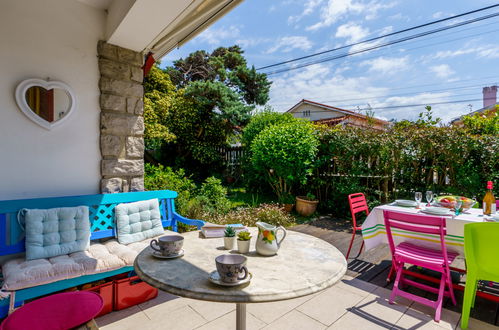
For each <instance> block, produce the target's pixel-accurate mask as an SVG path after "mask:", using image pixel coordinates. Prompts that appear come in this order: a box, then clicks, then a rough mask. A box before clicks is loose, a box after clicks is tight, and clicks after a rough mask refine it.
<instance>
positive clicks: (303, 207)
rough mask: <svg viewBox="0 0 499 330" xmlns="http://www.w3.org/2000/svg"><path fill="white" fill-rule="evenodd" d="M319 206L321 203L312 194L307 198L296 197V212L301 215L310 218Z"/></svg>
mask: <svg viewBox="0 0 499 330" xmlns="http://www.w3.org/2000/svg"><path fill="white" fill-rule="evenodd" d="M317 204H319V201H318V200H317V199H316V198H315V196H314V195H313V194H311V193H308V194H307V195H306V196H298V197H296V212H298V214H299V215H302V216H304V217H308V216H310V215H312V214H313V213H314V212H315V210H316V209H317Z"/></svg>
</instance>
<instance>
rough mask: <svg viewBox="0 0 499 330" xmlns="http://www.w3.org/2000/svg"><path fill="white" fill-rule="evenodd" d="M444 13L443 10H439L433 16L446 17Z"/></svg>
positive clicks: (436, 17)
mask: <svg viewBox="0 0 499 330" xmlns="http://www.w3.org/2000/svg"><path fill="white" fill-rule="evenodd" d="M444 15H445V14H444V13H443V12H441V11H437V12H436V13H434V14H433V15H431V17H432V18H435V19H439V18H442V17H444Z"/></svg>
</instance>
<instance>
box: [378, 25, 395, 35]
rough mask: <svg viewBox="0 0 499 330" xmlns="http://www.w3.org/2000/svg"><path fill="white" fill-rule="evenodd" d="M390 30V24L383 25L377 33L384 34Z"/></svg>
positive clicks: (391, 27)
mask: <svg viewBox="0 0 499 330" xmlns="http://www.w3.org/2000/svg"><path fill="white" fill-rule="evenodd" d="M392 31H393V26H391V25H389V26H385V27H384V28H382V29H381V30H379V35H380V36H382V35H384V34H388V33H391V32H392Z"/></svg>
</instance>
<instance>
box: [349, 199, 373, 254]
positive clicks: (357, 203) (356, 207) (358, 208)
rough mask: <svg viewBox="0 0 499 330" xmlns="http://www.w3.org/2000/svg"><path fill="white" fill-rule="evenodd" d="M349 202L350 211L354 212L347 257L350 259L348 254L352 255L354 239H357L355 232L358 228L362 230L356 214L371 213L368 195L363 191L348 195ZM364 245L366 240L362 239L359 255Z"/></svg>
mask: <svg viewBox="0 0 499 330" xmlns="http://www.w3.org/2000/svg"><path fill="white" fill-rule="evenodd" d="M348 203H349V204H350V213H352V231H353V233H352V239H351V240H350V246H349V247H348V252H347V256H346V259H347V260H348V256H349V255H350V250H351V249H352V244H353V241H354V240H355V234H356V233H357V231H358V230H362V227H360V226H357V219H356V218H355V215H356V214H357V213H360V212H366V215H369V208H368V207H367V202H366V196H364V194H363V193H355V194H350V195H348ZM363 247H364V241H362V245H361V246H360V250H359V253H358V254H357V257H358V256H359V255H360V253H361V252H362V248H363ZM357 257H356V258H357Z"/></svg>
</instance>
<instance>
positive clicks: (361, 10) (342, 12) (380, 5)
mask: <svg viewBox="0 0 499 330" xmlns="http://www.w3.org/2000/svg"><path fill="white" fill-rule="evenodd" d="M395 4H396V3H395V2H390V3H386V2H381V1H378V0H372V1H369V2H362V1H360V0H359V1H357V0H329V1H328V3H327V4H326V5H325V6H323V7H322V8H321V15H320V17H321V20H320V21H319V22H317V23H315V24H313V25H311V26H308V27H307V30H309V31H314V30H318V29H320V28H324V27H328V26H331V25H332V24H333V23H335V22H336V21H338V20H339V19H340V18H342V17H344V16H346V15H347V14H365V15H366V16H365V19H366V20H371V19H374V18H376V16H377V13H378V11H379V10H382V9H387V8H391V7H393V6H395Z"/></svg>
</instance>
